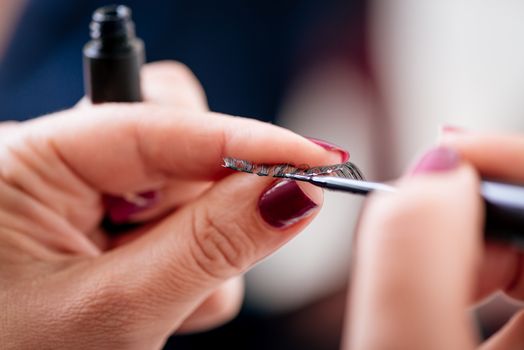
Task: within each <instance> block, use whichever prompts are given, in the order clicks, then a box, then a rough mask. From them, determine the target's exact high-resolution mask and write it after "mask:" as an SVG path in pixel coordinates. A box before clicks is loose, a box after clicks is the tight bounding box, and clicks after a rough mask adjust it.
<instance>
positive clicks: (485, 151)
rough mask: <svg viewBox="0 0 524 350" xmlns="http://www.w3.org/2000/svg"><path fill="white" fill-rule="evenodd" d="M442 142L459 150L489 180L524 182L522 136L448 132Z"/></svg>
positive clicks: (523, 146)
mask: <svg viewBox="0 0 524 350" xmlns="http://www.w3.org/2000/svg"><path fill="white" fill-rule="evenodd" d="M440 142H441V143H442V144H444V145H446V146H449V147H452V148H454V149H456V150H457V151H458V152H459V153H460V154H461V156H462V157H463V158H464V159H467V160H468V161H469V162H471V163H472V164H473V165H474V166H475V167H476V168H477V170H478V171H479V172H480V173H481V174H482V175H483V176H485V177H492V178H497V179H500V180H506V181H512V182H524V137H523V136H522V135H518V134H483V133H473V132H472V133H469V132H464V133H454V132H448V133H445V134H444V135H443V136H442V137H441V140H440Z"/></svg>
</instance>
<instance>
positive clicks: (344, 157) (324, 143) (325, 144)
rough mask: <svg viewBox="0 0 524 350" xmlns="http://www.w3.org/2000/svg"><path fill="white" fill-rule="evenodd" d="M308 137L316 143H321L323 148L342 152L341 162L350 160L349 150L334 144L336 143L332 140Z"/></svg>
mask: <svg viewBox="0 0 524 350" xmlns="http://www.w3.org/2000/svg"><path fill="white" fill-rule="evenodd" d="M307 139H308V140H310V141H311V142H313V143H314V144H316V145H319V146H320V147H322V148H324V149H326V150H328V151H333V152H338V153H340V157H341V163H345V162H347V161H348V160H349V152H348V151H346V150H345V149H343V148H342V147H340V146H337V145H334V144H332V143H330V142H327V141H324V140H320V139H316V138H314V137H308V138H307Z"/></svg>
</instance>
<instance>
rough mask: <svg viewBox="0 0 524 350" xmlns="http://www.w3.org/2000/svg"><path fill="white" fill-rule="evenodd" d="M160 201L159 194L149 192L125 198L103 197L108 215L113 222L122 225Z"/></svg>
mask: <svg viewBox="0 0 524 350" xmlns="http://www.w3.org/2000/svg"><path fill="white" fill-rule="evenodd" d="M157 201H158V192H156V191H148V192H142V193H138V194H133V195H129V196H124V197H117V196H109V195H106V196H104V197H103V203H104V208H105V210H106V215H107V216H108V217H109V219H110V220H111V222H113V223H115V224H120V223H124V222H126V221H128V220H129V219H130V217H131V216H132V215H133V214H136V213H139V212H141V211H143V210H145V209H148V208H151V207H152V206H153V205H154V204H155V203H157Z"/></svg>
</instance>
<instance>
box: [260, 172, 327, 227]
mask: <svg viewBox="0 0 524 350" xmlns="http://www.w3.org/2000/svg"><path fill="white" fill-rule="evenodd" d="M317 207H318V205H317V204H316V203H315V202H313V201H312V200H311V198H309V197H308V196H307V195H306V194H305V193H304V192H303V191H302V189H300V187H299V186H298V185H297V183H296V182H295V181H287V180H284V181H279V182H276V183H274V184H273V185H272V186H271V187H270V188H269V189H268V190H266V191H265V192H264V193H263V194H262V196H261V197H260V199H259V201H258V208H259V210H260V215H261V216H262V218H263V219H264V220H265V221H266V222H267V223H268V224H269V225H271V226H273V227H275V228H285V227H288V226H291V225H293V224H294V223H296V222H298V221H300V219H302V218H304V217H306V216H308V215H309V214H311V211H312V210H314V209H315V208H317Z"/></svg>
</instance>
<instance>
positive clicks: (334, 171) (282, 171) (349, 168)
mask: <svg viewBox="0 0 524 350" xmlns="http://www.w3.org/2000/svg"><path fill="white" fill-rule="evenodd" d="M222 166H223V167H224V168H228V169H233V170H236V171H243V172H245V173H250V174H256V175H259V176H272V177H286V175H287V174H299V175H309V176H316V175H324V176H328V175H329V176H336V177H344V178H348V179H355V180H364V179H365V178H364V175H363V174H362V171H360V169H359V168H358V167H357V166H356V165H355V164H353V163H351V162H346V163H342V164H333V165H326V166H319V167H310V166H309V165H307V164H304V165H299V166H294V165H291V164H274V165H269V164H256V163H253V162H250V161H247V160H242V159H236V158H231V157H226V158H224V159H223V164H222Z"/></svg>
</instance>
